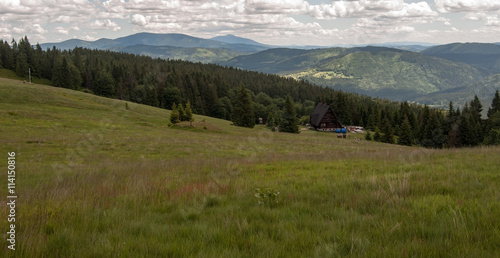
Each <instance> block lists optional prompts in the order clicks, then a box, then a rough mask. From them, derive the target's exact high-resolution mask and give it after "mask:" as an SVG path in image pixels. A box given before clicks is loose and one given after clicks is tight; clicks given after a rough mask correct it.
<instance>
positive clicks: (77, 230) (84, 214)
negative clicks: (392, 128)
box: [0, 79, 500, 257]
mask: <svg viewBox="0 0 500 258" xmlns="http://www.w3.org/2000/svg"><path fill="white" fill-rule="evenodd" d="M127 105H128V109H126V108H125V102H123V101H119V100H109V99H104V98H100V97H96V96H92V95H88V94H84V93H80V92H74V91H68V90H64V89H56V88H52V87H47V86H41V85H25V84H22V83H19V82H17V81H12V80H7V79H0V124H1V125H2V127H1V128H0V142H1V143H2V144H1V146H2V153H6V152H7V151H16V153H17V154H18V160H17V162H18V172H17V173H18V174H17V179H18V180H17V182H16V183H17V187H18V188H17V191H18V195H19V197H18V202H19V205H18V207H17V216H18V223H17V227H18V229H19V231H18V233H17V237H18V238H17V241H18V242H17V243H18V246H17V247H18V248H17V250H16V251H9V250H8V249H7V248H6V247H5V248H3V249H2V251H1V252H2V253H1V254H0V255H1V256H19V257H76V256H78V257H82V256H83V257H104V256H161V257H164V256H168V257H181V256H207V257H222V256H225V257H238V256H248V257H255V256H265V257H277V256H281V257H283V256H291V257H293V256H307V257H330V256H369V257H372V256H384V257H385V256H397V257H399V256H426V257H427V256H467V257H471V256H472V257H495V256H499V255H500V218H499V216H498V214H500V191H499V190H498V189H500V175H499V172H498V168H499V167H500V161H499V160H498V158H497V157H499V155H500V148H498V147H491V148H490V147H488V148H486V147H482V148H474V149H460V150H454V149H451V150H428V149H420V148H411V147H403V146H395V145H385V144H380V143H374V142H366V141H353V140H349V139H347V140H344V139H336V138H334V137H333V135H331V134H326V133H316V132H312V131H305V132H302V133H301V134H299V135H289V134H281V133H271V132H269V131H268V130H267V129H265V128H262V127H258V126H257V127H256V128H254V129H245V128H238V127H234V126H231V125H230V122H228V121H222V120H217V119H213V118H208V117H201V116H195V121H198V122H200V123H201V121H204V122H203V123H204V125H203V126H206V125H208V126H206V127H207V130H205V129H203V126H202V125H201V124H199V127H198V128H195V129H182V128H178V127H177V128H169V127H168V115H169V111H166V110H160V109H155V108H152V107H147V106H142V105H136V104H133V103H128V104H127ZM6 184H7V182H5V185H6ZM256 188H261V189H264V188H270V189H273V190H278V191H279V192H280V194H279V196H278V197H277V200H278V203H277V204H276V205H259V200H258V198H256V197H255V189H256ZM3 199H4V200H2V201H0V205H3V206H5V204H6V198H3ZM7 212H8V211H7V209H0V217H3V218H6V216H7ZM0 225H1V227H2V228H3V229H7V227H8V224H7V221H6V219H2V220H0ZM5 245H7V243H5Z"/></svg>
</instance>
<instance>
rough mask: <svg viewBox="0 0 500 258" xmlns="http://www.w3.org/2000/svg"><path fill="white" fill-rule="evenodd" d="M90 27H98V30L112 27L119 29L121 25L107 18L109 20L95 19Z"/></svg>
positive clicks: (112, 28) (115, 29)
mask: <svg viewBox="0 0 500 258" xmlns="http://www.w3.org/2000/svg"><path fill="white" fill-rule="evenodd" d="M90 27H91V28H92V29H97V30H105V29H111V30H112V31H119V30H121V27H120V26H118V24H116V23H115V22H113V21H111V20H109V19H107V20H95V21H93V22H92V23H91V24H90Z"/></svg>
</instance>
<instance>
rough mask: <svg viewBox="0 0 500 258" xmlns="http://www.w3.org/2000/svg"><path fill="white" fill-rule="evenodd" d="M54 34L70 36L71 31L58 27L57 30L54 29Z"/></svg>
mask: <svg viewBox="0 0 500 258" xmlns="http://www.w3.org/2000/svg"><path fill="white" fill-rule="evenodd" d="M54 33H56V34H59V35H68V34H69V30H68V29H67V28H63V27H56V28H54Z"/></svg>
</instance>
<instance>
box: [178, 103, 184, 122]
mask: <svg viewBox="0 0 500 258" xmlns="http://www.w3.org/2000/svg"><path fill="white" fill-rule="evenodd" d="M177 111H178V112H179V121H181V122H182V121H184V120H182V119H184V117H185V116H186V115H185V114H184V112H185V111H184V107H183V106H182V103H180V104H179V105H178V106H177Z"/></svg>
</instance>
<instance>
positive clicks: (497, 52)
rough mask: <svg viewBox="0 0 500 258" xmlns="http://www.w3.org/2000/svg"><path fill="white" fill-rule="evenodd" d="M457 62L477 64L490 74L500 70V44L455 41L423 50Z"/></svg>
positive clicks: (428, 53)
mask: <svg viewBox="0 0 500 258" xmlns="http://www.w3.org/2000/svg"><path fill="white" fill-rule="evenodd" d="M421 53H422V54H425V55H429V56H435V57H440V58H444V59H448V60H451V61H455V62H462V63H466V64H469V65H473V66H476V67H478V68H480V69H482V70H484V71H486V72H488V73H489V74H493V73H499V72H500V45H498V44H488V43H453V44H447V45H441V46H435V47H432V48H429V49H426V50H424V51H422V52H421Z"/></svg>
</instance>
